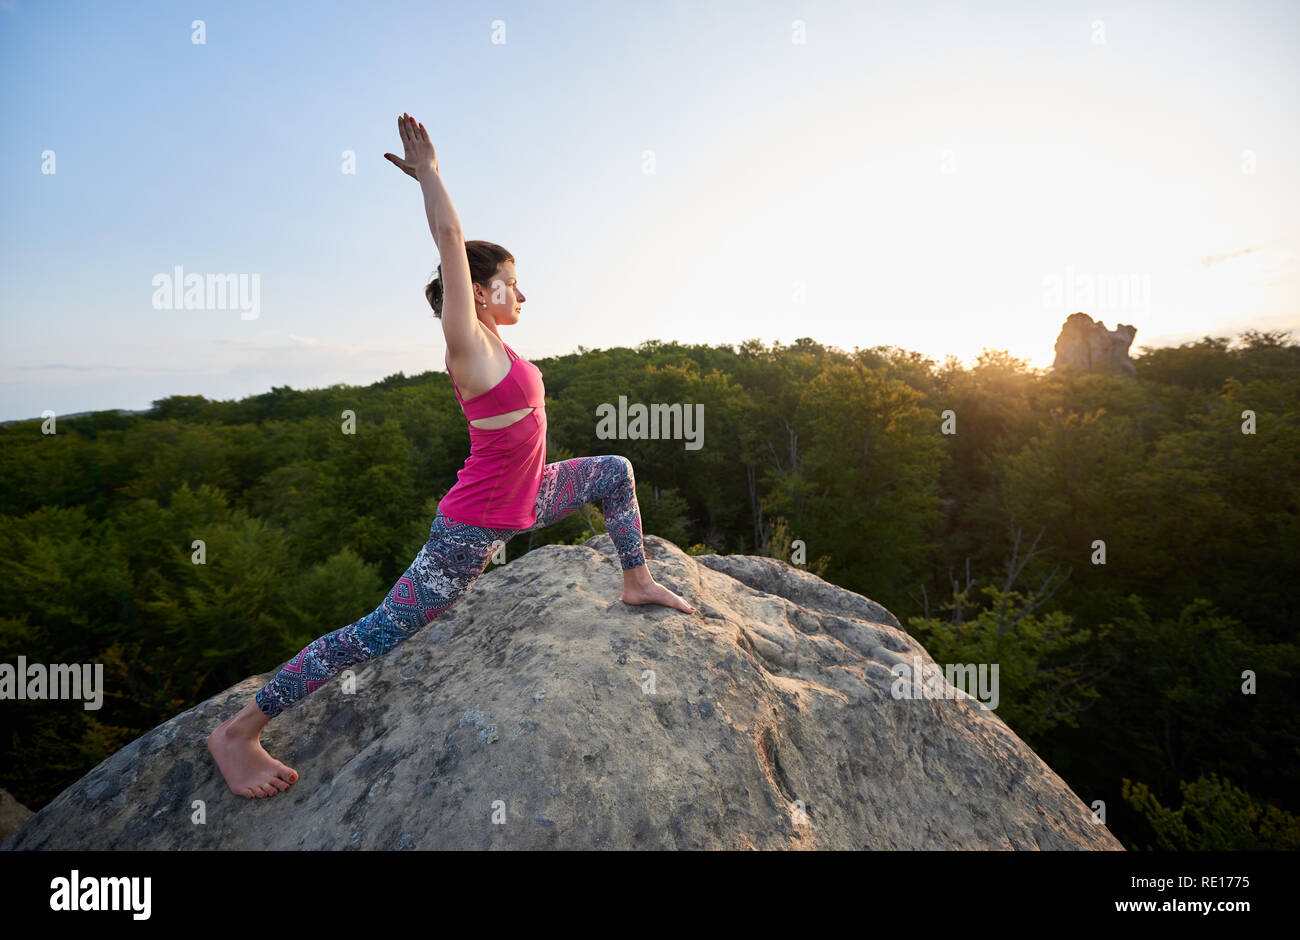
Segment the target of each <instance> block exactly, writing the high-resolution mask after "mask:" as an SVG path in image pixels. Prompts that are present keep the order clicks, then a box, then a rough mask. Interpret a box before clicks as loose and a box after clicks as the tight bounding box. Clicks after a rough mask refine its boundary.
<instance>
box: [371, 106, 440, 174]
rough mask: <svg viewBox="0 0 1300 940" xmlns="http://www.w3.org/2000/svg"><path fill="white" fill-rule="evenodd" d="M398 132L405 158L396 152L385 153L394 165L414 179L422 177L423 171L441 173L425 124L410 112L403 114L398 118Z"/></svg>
mask: <svg viewBox="0 0 1300 940" xmlns="http://www.w3.org/2000/svg"><path fill="white" fill-rule="evenodd" d="M397 132H398V133H399V134H401V136H402V148H403V151H404V153H403V156H404V159H399V158H398V157H397V156H396V155H395V154H391V153H386V154H384V156H385V157H386V158H387V159H388V160H389V161H390V162H391V163H392V164H393V165H394V166H396V167H397V168H398V169H399V170H401V171H402V172H403V173H405V174H406V175H407V176H409V177H411V178H412V179H414V180H418V179H419V178H420V173H421V171H424V172H433V173H435V174H438V175H441V174H440V173H438V155H437V154H436V153H434V150H433V143H432V142H431V141H430V140H429V132H428V131H426V130H425V129H424V125H423V124H421V123H419V122H418V121H416V119H415V118H413V117H411V116H410V115H409V114H403V115H402V116H401V117H399V118H398V119H397Z"/></svg>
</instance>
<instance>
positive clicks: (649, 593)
mask: <svg viewBox="0 0 1300 940" xmlns="http://www.w3.org/2000/svg"><path fill="white" fill-rule="evenodd" d="M622 600H623V603H624V604H663V605H664V606H665V607H676V608H677V609H678V610H680V611H683V612H685V613H688V614H693V613H695V608H694V607H692V606H691V605H690V604H688V603H686V601H684V600H682V599H681V598H680V597H678V596H677V595H676V594H674V593H673V592H672V591H670V590H668V588H666V587H664V586H663V585H662V584H660V583H659V582H658V581H651V582H650V583H649V584H624V585H623V594H622Z"/></svg>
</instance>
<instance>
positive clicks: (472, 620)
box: [4, 535, 1122, 850]
mask: <svg viewBox="0 0 1300 940" xmlns="http://www.w3.org/2000/svg"><path fill="white" fill-rule="evenodd" d="M645 541H646V553H647V555H648V556H649V557H650V559H651V566H652V571H653V573H654V574H655V577H656V579H657V580H659V581H660V582H662V583H664V584H666V585H668V586H670V587H672V588H673V589H674V590H676V591H678V593H681V594H683V596H685V597H687V598H688V600H690V601H691V602H692V603H693V604H694V605H695V606H696V607H697V608H698V610H697V613H696V614H695V615H693V616H687V615H685V614H682V613H680V612H679V611H676V610H671V609H669V608H666V607H660V606H649V607H646V606H642V607H629V606H627V605H626V604H624V603H623V602H622V601H620V600H619V599H618V598H619V590H620V588H621V586H622V577H621V570H620V568H619V564H618V558H617V556H616V555H615V554H614V549H613V544H612V542H611V541H610V539H609V537H608V536H606V535H600V536H597V537H595V538H593V539H590V540H589V541H588V542H587V543H586V544H585V545H581V546H561V545H552V546H545V547H543V548H539V549H537V550H535V551H533V552H530V553H529V554H527V555H524V556H522V557H520V558H518V559H515V560H514V561H512V562H511V563H510V564H509V565H507V566H505V567H501V568H493V569H491V570H490V571H488V572H487V573H486V574H484V576H483V577H482V578H480V580H479V581H478V582H477V583H476V584H475V585H474V587H473V588H472V589H471V590H470V592H469V593H468V594H467V595H466V596H465V597H464V598H463V599H462V600H461V601H460V603H459V604H457V605H456V606H455V607H454V608H452V609H451V610H449V611H447V613H446V614H445V615H444V616H442V617H440V618H438V619H437V620H436V621H434V622H433V623H431V624H429V626H428V627H426V628H425V629H424V630H422V631H421V632H420V633H419V634H417V635H416V636H415V637H413V638H412V639H410V640H408V641H407V642H406V643H404V644H401V645H400V646H398V647H397V648H396V649H395V650H394V651H393V652H392V653H390V654H389V655H388V656H386V657H383V658H380V659H377V660H372V661H371V662H369V663H365V664H363V665H361V666H360V667H358V668H357V669H356V670H355V690H354V691H351V692H349V691H348V690H347V684H346V681H345V679H344V677H342V676H340V677H337V678H335V679H334V680H333V681H332V682H331V683H330V684H328V685H327V686H325V687H324V688H322V689H320V690H319V691H317V692H315V693H313V694H312V695H310V696H308V697H307V698H306V699H304V700H303V701H301V702H299V703H297V704H295V705H294V706H292V707H291V708H289V709H287V710H286V711H285V712H284V713H283V714H282V715H280V716H279V717H278V718H276V719H275V720H273V721H272V722H271V723H270V724H269V725H268V726H267V728H266V730H265V732H264V733H263V738H262V740H263V743H264V744H265V745H266V748H267V750H268V751H270V752H271V753H272V754H274V755H276V756H277V757H280V758H282V759H283V760H284V761H285V762H286V763H288V764H290V765H291V766H292V767H294V768H295V769H297V771H298V773H299V774H300V779H299V781H298V782H297V783H296V784H294V785H293V786H292V787H291V788H290V789H289V790H288V791H287V792H285V793H281V794H278V795H276V796H273V797H269V798H265V799H257V800H249V799H245V798H242V797H238V796H235V795H234V794H232V793H231V792H230V791H229V790H228V789H227V788H226V786H225V783H224V781H223V780H222V778H221V776H220V774H219V773H218V771H217V769H216V766H215V765H214V763H213V761H212V759H211V758H210V756H209V754H208V752H207V749H206V747H205V743H204V739H205V737H206V736H207V734H208V732H209V731H210V730H211V729H212V728H213V727H214V726H215V725H217V724H218V723H219V722H220V721H221V720H222V719H224V718H226V717H228V716H229V715H231V714H233V713H234V712H235V711H237V710H238V709H239V708H240V707H241V706H243V705H244V704H246V703H247V702H248V701H249V700H250V696H252V694H253V693H254V692H255V691H256V690H257V689H258V688H259V687H260V686H261V684H262V683H263V682H265V681H266V680H267V679H268V678H270V676H271V675H272V674H273V673H274V670H271V671H268V672H267V673H264V674H263V675H260V676H255V677H250V678H249V679H246V680H245V681H243V682H241V683H239V684H238V685H236V686H234V687H233V688H230V689H228V690H226V691H225V692H223V693H221V694H220V695H216V696H214V697H213V698H211V699H209V700H208V701H206V702H203V703H201V704H199V705H196V706H195V707H194V708H191V709H190V710H189V711H186V712H184V713H182V714H180V715H177V716H176V717H175V718H172V719H171V720H170V721H168V722H166V723H165V724H163V725H161V726H160V727H158V728H155V729H154V730H153V731H151V732H149V733H148V734H146V735H144V736H143V737H140V738H138V739H137V740H135V741H133V742H132V743H131V744H129V745H127V746H126V747H124V748H123V749H122V750H120V751H118V752H117V753H116V754H114V755H113V756H112V757H110V758H108V759H107V760H105V761H104V762H103V763H101V764H100V765H99V766H98V767H96V768H95V769H94V770H93V771H91V772H90V773H89V774H87V775H86V776H85V777H83V778H82V779H81V780H79V781H78V782H77V783H75V784H74V785H72V786H71V787H69V788H68V789H67V790H65V791H64V792H63V793H61V794H60V795H59V796H58V797H57V798H56V799H54V800H53V801H52V802H51V803H50V804H49V805H48V806H46V807H45V808H43V809H42V810H41V811H40V812H39V813H37V815H36V816H35V817H33V818H32V819H31V820H29V821H28V823H27V824H26V825H25V826H24V827H23V828H22V829H21V830H20V831H19V832H18V833H16V834H15V835H14V836H13V837H12V838H11V839H9V840H8V842H6V843H5V846H4V847H5V848H8V849H74V850H84V849H120V848H131V849H155V850H156V849H216V848H221V849H347V848H360V849H479V848H513V849H541V848H566V849H586V848H611V849H624V848H649V849H658V848H760V849H772V848H804V849H814V848H816V849H863V848H867V849H1121V848H1122V846H1121V845H1120V844H1119V842H1118V841H1116V839H1115V838H1114V837H1113V836H1112V835H1111V834H1110V833H1109V832H1108V831H1107V830H1106V829H1105V827H1103V826H1101V825H1097V824H1094V822H1093V821H1092V814H1091V812H1090V811H1089V809H1088V808H1087V807H1086V806H1084V804H1083V802H1081V801H1080V799H1079V798H1078V797H1077V796H1075V794H1074V793H1072V792H1071V791H1070V788H1069V787H1067V786H1066V785H1065V783H1064V782H1063V781H1062V780H1061V778H1060V777H1058V776H1057V775H1056V774H1055V773H1053V772H1052V770H1051V768H1050V767H1048V766H1047V765H1046V764H1044V763H1043V762H1042V761H1041V760H1040V759H1039V758H1038V756H1037V755H1035V754H1034V752H1033V751H1032V750H1030V749H1029V747H1027V746H1026V745H1025V744H1024V742H1022V741H1021V740H1020V739H1019V738H1018V737H1016V735H1015V734H1013V733H1012V732H1011V731H1010V729H1008V728H1007V726H1006V725H1005V724H1004V723H1003V722H1002V720H1001V719H999V718H998V717H997V716H996V714H995V713H994V712H990V711H989V710H988V709H986V708H984V707H983V706H982V705H980V704H979V703H978V702H976V701H975V700H974V699H971V698H969V697H958V698H947V699H939V698H933V697H931V698H922V697H918V698H896V697H894V696H893V695H892V694H891V688H893V686H894V682H895V679H896V677H895V676H894V675H893V674H892V673H891V672H890V671H889V666H890V664H892V663H894V662H897V661H898V660H900V659H901V660H905V661H908V662H910V661H911V657H912V656H913V655H916V656H919V657H921V659H922V661H924V662H927V663H929V662H932V660H931V659H930V657H929V656H928V655H927V654H926V653H925V651H924V650H923V649H922V648H921V646H920V645H919V644H918V643H917V642H916V641H915V640H914V639H912V638H911V637H910V636H908V635H907V633H905V632H904V631H903V630H901V629H900V628H899V626H898V621H897V620H896V619H895V618H894V617H893V615H892V614H890V613H889V612H888V611H886V610H885V609H884V608H883V607H881V606H880V605H879V604H875V603H873V602H872V601H869V600H867V599H866V598H864V597H861V596H860V595H857V594H854V593H852V592H850V591H845V590H842V589H840V588H837V587H835V586H834V585H831V584H828V583H827V582H825V581H822V580H821V579H820V578H817V577H815V576H813V575H810V574H808V573H806V572H804V571H801V570H798V569H796V568H792V567H791V566H789V565H787V564H785V563H783V562H780V561H775V560H773V559H770V558H761V557H745V556H716V555H706V556H703V557H699V558H692V557H691V556H688V555H686V554H684V553H683V552H682V551H681V550H680V549H678V548H677V547H676V546H674V545H672V544H671V543H668V542H665V541H663V540H662V539H659V538H656V537H654V536H646V539H645ZM286 653H288V651H286ZM651 680H653V688H651V686H650V683H651ZM947 689H948V691H949V692H952V689H951V687H947ZM196 801H202V803H203V812H204V813H205V816H206V819H205V821H204V822H202V823H198V822H195V821H194V816H195V813H196V809H195V804H196ZM494 814H495V818H496V819H504V823H498V822H494Z"/></svg>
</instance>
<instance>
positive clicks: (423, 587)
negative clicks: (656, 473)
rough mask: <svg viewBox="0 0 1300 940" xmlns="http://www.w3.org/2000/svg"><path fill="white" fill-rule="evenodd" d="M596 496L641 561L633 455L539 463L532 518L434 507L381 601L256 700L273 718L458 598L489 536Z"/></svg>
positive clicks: (316, 644) (489, 547) (556, 516)
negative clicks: (425, 531) (484, 523)
mask: <svg viewBox="0 0 1300 940" xmlns="http://www.w3.org/2000/svg"><path fill="white" fill-rule="evenodd" d="M597 499H599V500H601V510H602V512H603V513H604V515H605V527H606V528H607V529H608V531H609V534H610V537H611V538H612V539H613V540H614V547H615V549H617V551H618V555H619V559H620V561H621V563H622V566H623V570H625V571H626V570H627V569H629V568H635V567H637V566H638V565H644V564H645V555H644V553H643V545H642V542H641V511H640V509H639V508H638V506H637V502H636V479H635V477H634V476H633V473H632V462H631V461H630V460H628V459H627V458H626V457H620V456H617V455H606V456H601V457H575V458H574V459H572V460H563V461H560V462H558V463H549V464H547V465H546V466H545V467H544V468H543V470H542V482H541V486H540V487H539V488H538V491H537V504H536V508H537V521H536V522H535V523H533V525H531V526H529V527H528V528H527V529H492V528H485V527H481V526H476V525H470V524H468V523H461V522H455V521H453V520H452V519H450V518H448V517H447V516H444V515H443V514H442V513H441V512H439V513H438V514H437V515H436V516H434V519H433V525H432V526H430V527H429V541H427V542H425V543H424V547H423V548H421V549H420V553H419V554H418V555H416V556H415V561H413V562H411V566H410V567H409V568H407V569H406V573H405V574H404V575H402V576H401V577H400V578H398V579H397V584H395V585H394V586H393V589H392V590H391V591H389V592H388V596H387V597H385V598H384V600H383V603H381V604H380V605H379V606H378V607H376V608H375V609H374V610H373V611H371V612H370V613H369V614H366V616H364V617H362V618H361V619H360V620H358V621H356V622H354V623H351V624H349V625H348V626H346V627H341V628H340V629H338V630H335V631H334V632H333V633H327V634H325V635H324V636H322V637H320V638H319V639H316V640H313V641H312V642H311V643H309V644H307V645H306V646H305V647H303V649H302V651H301V652H300V653H298V655H297V656H295V657H293V659H291V660H289V661H288V662H287V663H285V664H284V666H283V667H282V668H281V669H280V671H279V673H277V674H276V676H275V678H274V679H272V680H271V681H270V682H268V683H267V684H266V685H264V686H263V687H262V688H261V689H260V690H259V691H258V693H257V705H258V707H259V708H261V709H262V712H263V713H264V714H266V715H267V716H269V717H271V718H274V717H275V716H276V715H278V714H280V712H281V711H283V710H284V709H285V708H287V707H288V706H289V705H292V704H293V703H294V702H296V701H298V700H299V699H301V698H303V697H305V696H306V695H308V694H309V693H311V692H315V691H316V690H317V689H318V688H320V687H321V686H322V685H324V684H325V683H326V682H328V681H329V680H330V679H332V678H334V676H335V675H337V674H338V673H339V671H340V670H342V669H345V668H346V667H348V666H353V665H355V664H357V663H360V662H363V661H364V660H367V659H371V658H373V657H375V656H379V655H382V654H384V653H387V652H388V651H389V650H391V649H392V648H393V647H394V646H396V645H397V644H398V643H400V642H402V641H403V640H405V639H408V638H409V637H411V636H413V635H415V633H416V632H418V631H419V630H420V629H422V628H423V627H424V626H425V625H426V624H428V623H429V621H431V620H433V619H434V618H435V617H437V616H438V614H440V613H442V612H443V611H444V610H446V609H447V608H448V607H451V606H452V605H453V604H455V603H456V601H458V600H460V598H461V597H462V596H463V595H464V593H465V592H466V591H468V590H469V587H470V585H471V584H473V583H474V582H475V581H476V580H478V576H479V575H481V574H482V573H483V572H484V570H486V569H487V565H488V559H489V558H490V557H491V555H492V554H493V553H494V552H495V551H496V549H497V548H498V547H499V545H496V544H494V543H496V542H500V543H501V544H504V543H506V542H508V541H510V540H511V539H512V538H514V537H515V536H516V535H519V534H520V533H521V532H531V531H532V530H533V529H541V528H543V527H545V526H548V525H550V524H551V523H553V522H556V521H558V520H560V519H562V518H564V517H565V516H567V515H569V514H570V513H572V512H574V511H576V510H577V509H578V508H579V507H581V506H582V505H583V504H584V503H590V502H594V501H595V500H597Z"/></svg>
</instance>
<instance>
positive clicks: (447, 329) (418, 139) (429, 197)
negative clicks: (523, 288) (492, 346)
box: [393, 115, 485, 362]
mask: <svg viewBox="0 0 1300 940" xmlns="http://www.w3.org/2000/svg"><path fill="white" fill-rule="evenodd" d="M397 123H398V129H399V130H400V132H401V135H402V144H403V145H404V146H405V148H406V160H405V161H404V162H405V163H406V164H407V165H408V166H410V167H412V168H413V169H414V175H415V178H416V180H417V181H419V183H420V190H421V192H423V193H424V212H425V215H426V216H428V219H429V231H430V232H431V233H432V235H433V243H434V244H435V245H436V246H437V247H438V256H439V257H440V258H441V259H442V291H443V294H442V332H443V336H444V337H445V338H446V340H447V357H448V358H449V359H450V360H451V361H453V362H455V361H460V362H465V361H473V360H476V359H478V358H479V355H478V353H479V352H483V351H484V350H483V349H481V348H480V347H483V346H485V343H484V340H483V336H482V334H481V333H480V332H479V329H478V323H477V320H478V317H477V316H475V314H474V288H473V287H472V286H471V283H470V273H469V258H468V257H467V256H466V254H465V236H464V233H463V232H462V231H461V228H460V218H459V217H458V216H457V215H456V210H455V208H453V207H452V204H451V196H449V195H448V194H447V187H446V186H444V185H443V183H442V176H441V175H440V173H439V171H438V157H437V155H436V154H435V153H434V150H433V143H432V142H431V141H430V140H429V132H428V131H426V130H425V129H424V125H423V124H420V123H419V122H418V121H416V120H415V118H413V117H411V116H410V115H402V117H400V118H398V121H397ZM393 162H395V163H396V162H397V161H396V160H394V161H393ZM398 165H399V166H401V164H398ZM403 168H404V169H405V167H403Z"/></svg>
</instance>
